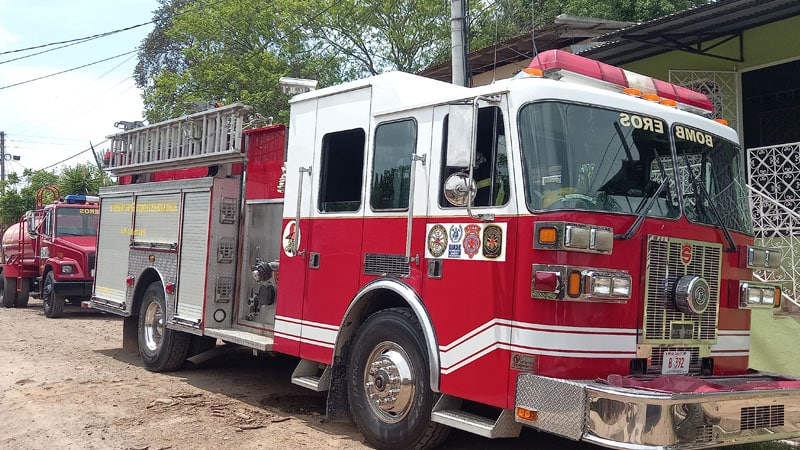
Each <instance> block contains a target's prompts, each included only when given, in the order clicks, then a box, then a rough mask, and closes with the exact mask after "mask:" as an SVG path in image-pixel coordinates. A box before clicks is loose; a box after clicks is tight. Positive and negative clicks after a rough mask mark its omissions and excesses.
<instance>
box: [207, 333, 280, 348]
mask: <svg viewBox="0 0 800 450" xmlns="http://www.w3.org/2000/svg"><path fill="white" fill-rule="evenodd" d="M203 334H205V335H206V336H210V337H215V338H219V339H222V340H223V341H225V342H230V343H232V344H239V345H243V346H245V347H250V348H254V349H256V350H261V351H263V352H269V351H272V344H273V342H274V339H273V338H272V336H261V335H259V334H254V333H250V332H249V331H239V330H230V329H222V328H206V329H205V330H204V333H203Z"/></svg>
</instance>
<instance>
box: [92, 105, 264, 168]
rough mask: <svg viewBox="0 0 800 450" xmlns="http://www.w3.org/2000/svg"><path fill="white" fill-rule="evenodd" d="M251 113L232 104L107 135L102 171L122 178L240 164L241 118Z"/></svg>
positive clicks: (242, 121)
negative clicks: (108, 145)
mask: <svg viewBox="0 0 800 450" xmlns="http://www.w3.org/2000/svg"><path fill="white" fill-rule="evenodd" d="M252 111H253V108H252V107H251V106H247V105H244V104H241V103H234V104H232V105H227V106H223V107H221V108H214V109H209V110H207V111H203V112H199V113H195V114H190V115H187V116H183V117H179V118H177V119H171V120H167V121H164V122H159V123H156V124H153V125H148V126H146V127H140V128H134V129H132V130H128V131H124V132H121V133H117V134H114V135H111V136H108V138H109V139H110V140H111V149H110V151H109V153H108V155H107V161H104V162H105V164H106V165H105V169H106V170H108V171H109V172H111V174H113V175H115V176H123V175H135V174H141V173H146V172H153V171H158V170H175V169H187V168H191V167H200V166H210V165H215V164H226V163H233V162H241V161H243V160H244V158H245V154H244V149H243V139H242V129H243V126H244V118H245V116H247V115H248V114H249V113H251V112H252Z"/></svg>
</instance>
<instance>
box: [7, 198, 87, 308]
mask: <svg viewBox="0 0 800 450" xmlns="http://www.w3.org/2000/svg"><path fill="white" fill-rule="evenodd" d="M47 196H49V197H51V198H53V199H55V200H54V201H53V202H52V203H46V202H45V198H46V197H47ZM99 211H100V210H99V198H97V197H93V196H86V195H67V196H65V197H63V198H62V197H61V195H60V193H59V191H58V189H57V188H56V187H54V186H46V187H44V188H42V189H40V190H39V191H38V192H37V193H36V209H34V210H31V211H28V212H27V213H25V215H23V216H22V217H21V218H20V220H19V222H18V223H16V224H14V225H11V226H10V227H8V229H7V230H6V231H5V233H4V234H3V249H2V252H3V253H2V264H0V271H2V277H1V278H0V284H2V289H0V299H2V300H0V303H2V305H3V306H5V307H7V308H10V307H14V306H16V307H18V308H24V307H25V306H27V305H28V298H29V296H30V295H33V296H34V297H36V298H41V299H42V303H43V305H44V313H45V316H47V317H61V315H62V314H63V313H64V306H65V304H66V302H67V301H69V302H70V303H72V304H75V305H80V304H81V302H82V301H84V300H88V299H89V297H90V295H91V293H92V281H93V278H94V257H95V242H96V239H97V237H96V236H97V223H98V218H99Z"/></svg>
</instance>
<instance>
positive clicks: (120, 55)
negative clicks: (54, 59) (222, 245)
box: [0, 49, 139, 90]
mask: <svg viewBox="0 0 800 450" xmlns="http://www.w3.org/2000/svg"><path fill="white" fill-rule="evenodd" d="M137 51H139V50H138V49H136V50H131V51H129V52H125V53H120V54H119V55H116V56H112V57H110V58H105V59H101V60H99V61H95V62H91V63H88V64H84V65H82V66H78V67H73V68H72V69H67V70H62V71H61V72H56V73H51V74H49V75H44V76H41V77H38V78H32V79H30V80H25V81H20V82H19V83H14V84H9V85H6V86H0V90H3V89H8V88H12V87H15V86H20V85H23V84H27V83H32V82H34V81H39V80H43V79H45V78H50V77H54V76H56V75H61V74H64V73H67V72H72V71H73V70H78V69H83V68H84V67H89V66H93V65H95V64H100V63H102V62H106V61H110V60H112V59H116V58H119V57H122V56H125V55H130V54H131V53H136V52H137Z"/></svg>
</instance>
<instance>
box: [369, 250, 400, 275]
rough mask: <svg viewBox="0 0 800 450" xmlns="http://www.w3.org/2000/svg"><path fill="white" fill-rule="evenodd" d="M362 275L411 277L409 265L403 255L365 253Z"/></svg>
mask: <svg viewBox="0 0 800 450" xmlns="http://www.w3.org/2000/svg"><path fill="white" fill-rule="evenodd" d="M364 275H378V276H381V275H395V276H401V277H408V276H410V275H411V265H410V264H409V262H408V259H407V258H406V256H405V255H386V254H379V253H367V254H365V255H364Z"/></svg>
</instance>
